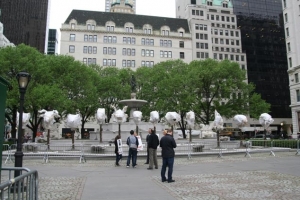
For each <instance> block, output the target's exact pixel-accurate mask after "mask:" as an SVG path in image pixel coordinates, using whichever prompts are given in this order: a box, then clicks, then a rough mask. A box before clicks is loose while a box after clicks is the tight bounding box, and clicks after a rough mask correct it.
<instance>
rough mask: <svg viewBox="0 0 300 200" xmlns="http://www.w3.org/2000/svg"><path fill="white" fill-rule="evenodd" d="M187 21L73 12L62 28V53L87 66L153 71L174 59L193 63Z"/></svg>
mask: <svg viewBox="0 0 300 200" xmlns="http://www.w3.org/2000/svg"><path fill="white" fill-rule="evenodd" d="M192 52H193V51H192V35H191V33H190V30H189V26H188V22H187V20H185V19H176V18H164V17H154V16H144V15H134V14H127V13H108V12H95V11H80V10H73V11H72V12H71V13H70V15H69V17H68V19H67V20H66V23H64V24H63V25H62V27H61V46H60V53H61V54H64V55H71V56H73V57H74V58H75V59H76V60H79V61H82V62H83V63H86V64H94V63H95V64H98V65H101V66H116V67H119V68H122V67H129V68H131V69H133V70H134V69H136V68H137V67H140V66H148V67H151V66H153V65H155V64H156V63H159V62H162V61H167V60H170V59H175V60H176V59H182V60H183V61H184V62H186V63H189V62H191V61H192V60H193V53H192Z"/></svg>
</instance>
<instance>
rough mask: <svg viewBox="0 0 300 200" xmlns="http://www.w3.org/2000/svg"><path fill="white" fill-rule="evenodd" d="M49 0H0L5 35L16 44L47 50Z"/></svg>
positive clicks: (0, 18)
mask: <svg viewBox="0 0 300 200" xmlns="http://www.w3.org/2000/svg"><path fill="white" fill-rule="evenodd" d="M48 1H49V0H26V1H24V0H0V9H1V15H0V21H1V22H2V23H3V25H4V27H5V29H4V35H5V36H6V37H7V39H9V40H10V42H12V43H14V44H15V45H18V44H21V43H24V44H26V45H29V46H31V47H35V48H37V49H38V50H39V51H40V52H41V53H44V52H45V44H46V41H45V39H46V35H47V33H46V32H47V15H48V6H49V2H48Z"/></svg>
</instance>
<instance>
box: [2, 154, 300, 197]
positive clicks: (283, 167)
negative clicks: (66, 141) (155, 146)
mask: <svg viewBox="0 0 300 200" xmlns="http://www.w3.org/2000/svg"><path fill="white" fill-rule="evenodd" d="M144 161H145V157H138V167H137V168H136V169H132V168H130V169H128V168H126V166H125V162H126V161H125V159H124V160H123V161H122V162H121V165H122V166H121V167H114V160H113V159H109V160H99V159H88V160H87V162H86V163H84V164H82V163H79V159H77V158H76V159H75V158H74V159H67V160H62V159H50V162H49V163H47V164H43V163H42V159H37V158H35V159H28V158H26V159H24V163H23V166H26V167H28V168H30V169H37V170H38V172H39V177H40V178H39V199H40V200H50V199H51V200H54V199H55V200H77V199H78V200H79V199H82V200H98V199H120V200H121V199H122V200H123V199H126V200H127V199H139V200H143V199H145V200H147V199H151V200H153V199H154V200H155V199H158V200H159V199H164V200H173V199H178V200H194V199H195V200H197V199H199V200H254V199H255V200H257V199H259V200H267V199H268V200H270V199H271V200H273V199H274V200H299V199H300V169H299V166H300V157H299V156H295V152H276V156H275V157H273V156H272V155H270V154H269V153H257V154H253V155H252V157H251V158H249V157H245V156H244V154H235V155H227V154H224V157H223V158H218V157H217V155H215V156H214V155H212V156H201V157H200V156H194V157H192V158H191V159H187V157H176V158H175V167H174V173H173V178H174V179H175V180H176V182H174V183H171V184H169V183H162V182H161V181H160V170H146V168H147V167H148V166H147V165H144ZM158 161H159V166H161V159H159V160H158ZM8 166H13V164H9V165H4V167H8ZM298 169H299V170H298ZM298 171H299V172H298ZM1 178H2V179H5V178H6V177H1ZM131 181H132V183H130V184H128V182H131Z"/></svg>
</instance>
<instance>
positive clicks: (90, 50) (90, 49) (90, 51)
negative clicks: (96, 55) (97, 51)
mask: <svg viewBox="0 0 300 200" xmlns="http://www.w3.org/2000/svg"><path fill="white" fill-rule="evenodd" d="M88 53H89V54H91V53H92V47H91V46H89V47H88Z"/></svg>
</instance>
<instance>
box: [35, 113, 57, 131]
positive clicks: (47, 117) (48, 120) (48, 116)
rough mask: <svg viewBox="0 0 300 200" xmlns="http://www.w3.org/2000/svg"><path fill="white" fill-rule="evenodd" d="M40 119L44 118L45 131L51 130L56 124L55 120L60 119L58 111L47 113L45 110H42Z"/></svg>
mask: <svg viewBox="0 0 300 200" xmlns="http://www.w3.org/2000/svg"><path fill="white" fill-rule="evenodd" d="M39 113H40V117H42V118H43V127H44V129H48V130H49V129H51V128H52V126H53V125H54V123H55V118H59V117H60V116H59V113H58V111H57V110H52V111H47V110H45V109H43V110H40V111H39Z"/></svg>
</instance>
